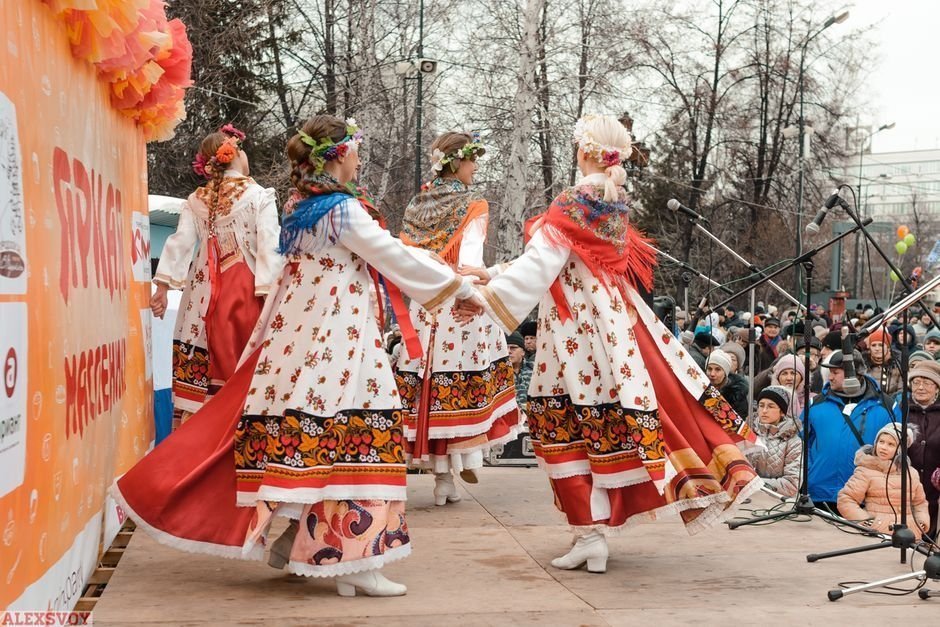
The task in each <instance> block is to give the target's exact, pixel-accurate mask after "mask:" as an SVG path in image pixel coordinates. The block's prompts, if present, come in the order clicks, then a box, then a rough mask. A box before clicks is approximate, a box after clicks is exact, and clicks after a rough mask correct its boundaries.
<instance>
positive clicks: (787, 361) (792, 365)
mask: <svg viewBox="0 0 940 627" xmlns="http://www.w3.org/2000/svg"><path fill="white" fill-rule="evenodd" d="M784 370H795V371H796V372H797V373H798V374H799V375H800V380H801V381H806V368H804V367H803V360H802V359H800V358H799V357H797V356H796V355H784V356H783V357H781V358H780V359H778V360H777V363H776V364H775V365H774V370H773V373H774V379H775V380H776V379H779V378H780V373H781V372H783V371H784Z"/></svg>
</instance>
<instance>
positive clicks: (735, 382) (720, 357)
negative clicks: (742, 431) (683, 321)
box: [705, 348, 749, 416]
mask: <svg viewBox="0 0 940 627" xmlns="http://www.w3.org/2000/svg"><path fill="white" fill-rule="evenodd" d="M732 359H733V357H732V356H731V355H730V354H728V353H726V352H725V351H723V350H721V349H720V348H716V349H715V350H713V351H712V352H711V353H709V354H708V361H706V362H705V375H706V376H708V380H709V381H710V382H711V384H712V385H713V386H715V388H716V389H717V390H718V391H719V392H721V395H722V396H724V397H725V400H726V401H728V402H729V403H731V406H732V407H733V408H734V411H736V412H737V413H738V415H739V416H747V415H748V413H749V412H748V406H747V395H748V384H747V380H746V379H745V378H744V377H742V376H741V375H739V374H734V373H733V372H732V370H733V368H732V361H731V360H732Z"/></svg>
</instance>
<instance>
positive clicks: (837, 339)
mask: <svg viewBox="0 0 940 627" xmlns="http://www.w3.org/2000/svg"><path fill="white" fill-rule="evenodd" d="M822 343H823V346H825V347H826V348H828V349H829V350H834V351H837V350H840V349H841V348H842V333H841V332H840V331H830V332H829V333H827V334H826V336H825V337H824V338H823V341H822Z"/></svg>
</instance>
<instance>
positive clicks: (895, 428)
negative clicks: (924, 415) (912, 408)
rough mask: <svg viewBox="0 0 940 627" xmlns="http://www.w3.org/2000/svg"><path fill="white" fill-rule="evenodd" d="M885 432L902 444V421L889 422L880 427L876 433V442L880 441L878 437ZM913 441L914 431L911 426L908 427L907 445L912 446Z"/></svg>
mask: <svg viewBox="0 0 940 627" xmlns="http://www.w3.org/2000/svg"><path fill="white" fill-rule="evenodd" d="M884 433H887V434H888V435H890V436H891V437H892V438H894V439H895V440H896V441H897V443H898V445H900V444H901V423H900V422H889V423H888V424H886V425H885V426H883V427H882V428H881V429H879V430H878V433H877V434H876V435H875V443H876V444H877V443H878V438H880V437H881V436H882V434H884ZM913 443H914V432H913V431H912V430H911V428H910V427H908V428H907V446H908V447H910V446H911V444H913Z"/></svg>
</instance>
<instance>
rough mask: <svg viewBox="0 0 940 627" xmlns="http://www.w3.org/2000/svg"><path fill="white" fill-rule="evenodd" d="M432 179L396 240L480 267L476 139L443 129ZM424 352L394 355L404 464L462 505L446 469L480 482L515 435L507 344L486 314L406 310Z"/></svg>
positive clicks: (438, 499)
mask: <svg viewBox="0 0 940 627" xmlns="http://www.w3.org/2000/svg"><path fill="white" fill-rule="evenodd" d="M431 150H432V155H431V158H432V168H433V170H434V172H435V178H434V179H433V180H432V181H430V182H429V183H426V184H425V185H424V186H423V189H422V190H421V192H420V193H419V194H418V195H417V196H415V198H414V199H412V201H411V202H410V203H409V204H408V208H407V209H405V215H404V218H403V226H402V232H401V239H402V241H403V242H405V243H406V244H409V245H411V246H417V247H420V248H422V249H424V250H428V251H431V252H433V253H434V254H436V255H437V256H438V257H440V258H441V259H443V260H444V261H445V262H446V263H448V264H449V265H450V266H451V267H453V268H457V267H458V266H464V267H475V268H481V267H483V244H484V242H485V241H486V230H487V223H488V220H489V205H488V204H487V202H486V200H484V199H483V198H482V197H481V196H480V195H479V194H476V193H474V192H472V191H471V190H470V187H469V186H470V184H471V183H472V182H473V175H474V173H475V172H476V169H477V164H476V159H477V157H478V156H480V155H482V154H483V153H484V147H483V144H482V143H480V141H479V137H477V136H473V135H471V134H470V133H444V134H443V135H441V136H439V137H438V138H436V139H435V140H434V142H433V143H432V144H431ZM411 318H412V319H413V320H415V326H416V330H417V334H418V336H419V337H420V338H421V345H422V347H423V348H424V356H423V357H422V358H421V359H409V358H408V356H407V354H406V355H404V356H402V357H401V358H400V359H399V362H398V367H397V370H396V376H397V378H398V388H399V391H400V393H401V398H402V403H403V405H404V407H405V410H406V411H407V412H408V413H407V416H406V419H405V435H406V436H407V438H408V444H409V453H410V457H411V462H412V464H413V465H414V466H416V467H419V468H430V469H431V471H432V472H434V477H435V485H434V502H435V504H437V505H445V504H446V503H449V502H450V503H452V502H455V501H458V500H460V496H459V495H458V494H457V488H456V486H455V485H454V476H453V474H452V471H456V472H458V473H460V476H461V477H462V478H463V479H464V481H468V482H470V483H476V482H477V476H476V472H475V471H476V469H478V468H480V467H482V466H483V456H484V453H485V452H486V451H487V450H488V449H490V448H491V447H493V446H495V445H498V444H501V443H503V442H507V441H509V440H511V439H513V438H514V437H516V433H517V431H518V429H519V420H520V414H519V409H518V407H517V405H516V398H515V385H514V379H515V376H514V373H513V368H512V364H511V363H510V362H509V351H508V349H507V347H506V339H505V335H504V334H503V332H502V331H501V330H500V328H499V326H497V325H496V324H495V323H494V322H493V320H491V319H490V317H489V316H486V315H483V316H479V317H477V318H475V319H474V320H473V321H472V322H471V323H470V324H468V325H466V326H461V325H460V324H458V323H457V321H456V320H455V319H454V314H453V306H452V305H450V304H448V305H446V306H443V307H439V308H438V309H436V310H435V311H425V310H424V308H423V307H421V306H420V305H419V304H418V303H412V305H411Z"/></svg>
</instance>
